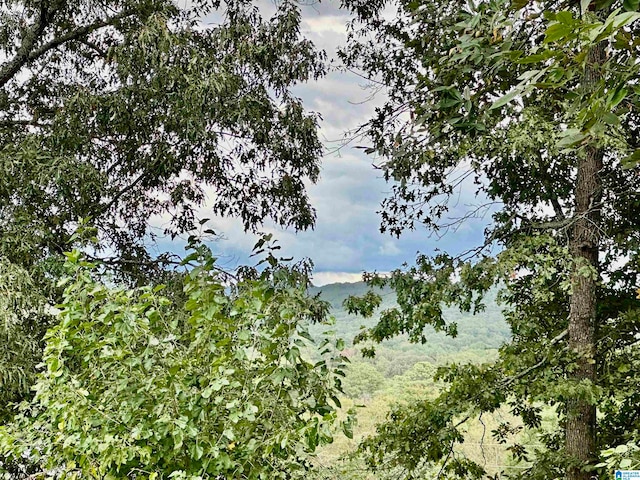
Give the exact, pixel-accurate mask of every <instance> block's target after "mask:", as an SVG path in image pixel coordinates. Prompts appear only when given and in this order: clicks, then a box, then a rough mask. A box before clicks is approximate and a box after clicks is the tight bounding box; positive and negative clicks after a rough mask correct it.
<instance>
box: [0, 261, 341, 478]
mask: <svg viewBox="0 0 640 480" xmlns="http://www.w3.org/2000/svg"><path fill="white" fill-rule="evenodd" d="M200 253H204V255H200V254H194V255H192V256H190V258H189V260H190V261H193V260H197V261H198V262H197V266H195V267H194V268H192V269H190V271H189V273H188V274H186V276H185V279H184V290H185V293H186V294H187V295H188V300H187V301H186V303H185V304H184V305H175V303H174V302H171V301H170V300H169V299H168V298H167V297H163V296H162V295H161V293H160V291H161V287H156V288H151V287H144V288H138V289H133V290H132V289H125V288H118V287H114V286H110V285H105V284H104V283H101V282H99V281H96V280H95V279H94V277H93V274H92V268H91V267H92V265H91V264H88V263H86V262H83V261H82V259H81V258H80V255H79V254H78V253H77V252H76V253H73V254H71V255H70V256H69V263H68V265H69V268H70V271H71V276H70V277H69V278H68V280H67V281H68V284H67V285H66V290H65V295H64V302H63V304H62V305H61V306H60V308H61V312H60V314H59V322H58V324H57V325H56V326H55V327H53V328H52V329H50V331H49V332H48V333H47V335H46V347H45V352H44V362H45V364H46V370H45V371H44V372H43V373H42V374H41V375H40V376H39V378H38V381H37V383H36V386H35V391H36V394H35V400H34V401H33V402H31V403H30V404H24V405H23V406H22V408H21V411H20V413H19V414H18V415H17V417H16V419H15V421H14V423H13V424H12V425H9V426H8V427H0V453H2V454H3V455H4V456H5V457H7V458H14V459H15V458H19V457H20V456H22V455H27V456H29V457H30V458H31V460H35V461H37V462H39V463H40V464H41V465H42V466H43V468H44V469H48V470H49V471H51V470H52V469H54V470H58V471H60V472H62V476H63V477H64V478H79V477H82V478H94V479H97V478H100V479H116V478H132V477H133V476H135V478H137V479H145V480H147V479H148V480H153V479H161V478H173V479H191V480H196V479H201V478H217V477H216V476H218V475H221V476H223V477H224V478H234V479H241V478H242V479H257V478H294V477H296V476H297V475H298V474H302V473H303V472H304V470H305V469H306V468H307V467H308V465H309V463H308V456H309V454H310V453H311V452H313V451H314V450H315V448H316V447H317V446H318V445H320V444H323V443H326V442H329V441H331V439H332V432H333V431H334V427H335V425H336V423H337V422H336V411H335V405H336V404H338V400H337V399H336V398H335V395H336V394H337V393H338V391H339V389H340V378H341V377H340V374H341V368H342V361H343V359H342V357H341V356H340V355H339V354H338V353H337V351H336V349H335V345H333V344H332V343H331V342H329V341H328V340H325V342H324V344H323V345H322V349H323V351H322V352H321V355H322V360H320V361H318V362H317V363H315V364H312V363H310V362H308V361H307V360H306V359H305V358H303V356H302V355H301V349H302V348H305V347H308V346H309V345H310V344H311V341H310V337H309V335H308V333H307V331H306V327H305V326H304V325H306V323H307V322H306V321H308V320H321V319H322V316H323V315H324V313H325V312H326V309H325V308H324V305H323V304H322V303H321V302H319V301H318V300H317V299H315V298H311V297H309V296H308V295H307V294H306V282H305V278H306V277H304V275H301V274H299V273H297V272H296V271H295V270H291V269H287V268H284V267H280V266H278V265H275V266H273V267H272V268H269V269H267V270H265V271H264V272H263V273H262V274H258V273H256V272H254V275H253V276H249V277H247V278H244V279H239V280H237V281H236V282H233V283H232V285H229V284H228V283H227V284H225V283H224V282H223V281H222V279H221V277H220V275H219V274H218V273H216V269H215V266H214V260H213V259H212V258H211V257H210V256H209V255H208V254H206V252H203V251H200ZM302 320H306V321H304V322H303V321H302ZM343 426H344V427H345V430H346V431H347V432H348V431H349V425H348V424H346V425H345V424H343Z"/></svg>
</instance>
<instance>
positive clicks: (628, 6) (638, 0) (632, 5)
mask: <svg viewBox="0 0 640 480" xmlns="http://www.w3.org/2000/svg"><path fill="white" fill-rule="evenodd" d="M639 7H640V0H624V1H623V2H622V8H624V9H625V10H626V11H627V12H635V11H637V10H638V8H639Z"/></svg>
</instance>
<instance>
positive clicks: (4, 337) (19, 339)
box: [0, 259, 51, 422]
mask: <svg viewBox="0 0 640 480" xmlns="http://www.w3.org/2000/svg"><path fill="white" fill-rule="evenodd" d="M44 305H45V302H44V301H43V298H42V297H41V296H39V295H38V291H37V289H35V287H34V284H33V282H32V281H31V278H30V277H29V274H28V273H27V272H26V271H25V270H24V269H22V268H20V267H17V266H15V265H11V264H10V263H8V262H7V261H6V260H3V259H0V344H2V348H0V422H3V421H4V420H6V419H7V418H8V416H9V414H10V412H11V410H10V405H11V404H12V403H13V402H15V401H17V400H19V399H20V398H22V397H23V396H24V395H26V394H27V393H28V392H29V387H30V386H31V385H32V383H33V381H34V378H35V374H36V368H35V366H36V364H37V363H39V362H40V356H41V354H42V345H41V342H40V340H39V339H41V338H42V336H43V335H44V330H45V329H46V327H47V325H48V324H49V322H50V319H51V314H50V313H47V312H46V311H45V309H44Z"/></svg>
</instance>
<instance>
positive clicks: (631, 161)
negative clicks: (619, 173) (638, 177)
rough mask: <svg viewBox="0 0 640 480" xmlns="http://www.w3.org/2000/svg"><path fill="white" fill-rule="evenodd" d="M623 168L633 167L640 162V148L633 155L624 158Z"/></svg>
mask: <svg viewBox="0 0 640 480" xmlns="http://www.w3.org/2000/svg"><path fill="white" fill-rule="evenodd" d="M621 163H622V168H624V169H629V168H633V167H635V166H636V165H638V164H639V163H640V148H639V149H637V150H635V151H634V152H633V153H632V154H631V155H629V156H627V157H625V158H623V159H622V162H621Z"/></svg>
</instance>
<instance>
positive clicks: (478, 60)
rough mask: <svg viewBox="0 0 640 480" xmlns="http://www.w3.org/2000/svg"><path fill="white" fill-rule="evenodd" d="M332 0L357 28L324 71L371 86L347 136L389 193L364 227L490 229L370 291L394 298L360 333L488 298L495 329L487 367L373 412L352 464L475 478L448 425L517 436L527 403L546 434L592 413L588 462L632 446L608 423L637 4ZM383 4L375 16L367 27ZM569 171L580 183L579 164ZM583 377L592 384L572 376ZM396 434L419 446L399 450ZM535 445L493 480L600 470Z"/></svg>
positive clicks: (557, 448)
mask: <svg viewBox="0 0 640 480" xmlns="http://www.w3.org/2000/svg"><path fill="white" fill-rule="evenodd" d="M344 3H345V4H346V5H347V6H348V7H350V8H351V9H352V10H353V11H354V12H355V13H356V15H357V19H356V20H355V21H354V24H353V30H352V34H351V38H350V44H349V47H348V48H346V49H345V50H344V51H343V53H342V57H343V60H344V61H345V62H346V63H347V64H348V65H350V66H352V67H355V68H359V69H360V70H361V71H363V73H364V74H365V75H368V76H369V77H370V78H372V79H373V80H374V81H376V82H380V83H381V84H383V85H385V86H387V87H388V89H387V92H386V93H387V94H388V101H387V102H386V103H385V105H384V106H383V107H381V108H379V109H378V110H377V111H376V116H375V117H374V118H373V119H372V120H371V121H370V122H369V123H368V125H367V130H366V132H367V134H368V135H369V138H370V139H371V141H372V143H373V145H372V147H371V148H369V150H368V151H369V153H372V154H373V153H375V154H378V155H379V156H380V157H381V159H382V160H381V161H380V168H381V169H382V170H383V172H384V174H385V177H386V178H387V180H389V181H391V182H393V191H392V194H391V195H390V197H389V198H387V199H386V200H385V202H384V204H383V209H382V212H381V213H382V228H383V230H386V231H389V232H390V233H392V234H395V235H400V234H401V233H402V232H403V231H404V230H406V229H410V228H415V227H416V226H418V225H423V226H425V227H427V228H428V229H430V230H435V231H440V232H445V231H447V230H448V229H450V228H452V227H455V226H456V225H459V224H460V223H462V222H464V221H465V220H466V219H469V218H471V217H474V216H477V215H480V214H482V212H485V213H487V214H491V215H492V219H493V222H492V223H491V224H490V225H489V226H488V227H487V229H486V231H485V241H484V242H483V243H481V244H480V245H478V247H477V249H475V250H472V251H470V252H466V253H465V254H462V255H459V256H457V257H454V256H452V255H451V254H447V253H443V254H439V255H436V256H434V257H430V256H426V255H421V256H419V257H418V259H417V261H416V264H415V266H412V267H406V268H403V269H398V270H397V271H395V272H393V274H392V275H391V277H390V278H378V277H375V276H372V277H370V282H371V284H372V285H373V286H380V285H385V284H386V285H391V286H392V287H393V288H394V289H395V290H396V291H397V292H398V307H397V308H395V309H391V310H389V311H387V312H386V313H384V314H383V315H382V317H381V320H380V322H378V323H377V325H375V326H374V327H371V328H369V329H368V331H367V332H366V334H365V335H366V338H368V339H372V340H374V341H383V340H386V339H388V338H391V337H393V336H396V335H401V334H406V335H408V336H409V338H410V339H412V340H413V341H416V342H421V341H423V339H424V331H425V328H426V327H433V328H435V329H436V330H440V331H443V332H445V333H449V334H455V326H454V325H451V324H450V323H449V322H447V321H446V319H445V318H444V316H443V311H444V307H445V306H451V307H458V308H460V309H461V310H462V311H476V310H477V309H482V297H483V296H484V295H485V294H486V292H488V291H490V289H491V288H492V286H496V285H497V286H499V287H500V288H501V289H502V293H501V298H502V300H503V301H504V303H505V305H506V308H505V317H506V320H507V322H508V323H509V325H510V327H511V330H512V335H513V336H512V342H511V343H510V344H507V345H505V346H504V347H503V348H502V349H501V352H500V358H499V359H498V361H497V362H496V363H494V364H489V365H485V366H483V367H473V366H468V367H465V366H462V365H454V366H452V367H451V368H450V369H449V370H448V373H446V372H443V373H442V378H443V379H445V380H447V381H448V382H449V384H450V385H449V387H447V388H446V390H445V391H444V392H443V393H442V395H441V396H440V397H439V398H438V399H436V400H425V401H424V402H422V403H420V402H418V403H416V404H415V405H414V406H412V407H409V408H408V409H406V410H405V409H402V410H401V411H399V412H398V413H394V414H392V415H391V416H390V417H389V422H388V423H386V424H384V425H382V426H381V427H380V431H379V434H378V435H377V436H375V437H374V438H373V439H371V440H370V441H368V443H365V446H366V447H367V453H368V454H369V456H370V459H371V463H372V465H374V466H378V467H380V466H382V465H386V464H389V463H391V464H395V465H399V466H404V467H406V468H408V470H409V472H408V474H407V475H411V471H412V470H416V469H419V468H421V463H420V462H429V463H431V464H434V465H440V466H442V468H443V472H444V471H446V469H447V468H451V469H453V470H452V471H451V474H452V475H455V476H456V478H464V476H465V475H466V476H468V477H470V478H477V477H480V476H482V475H483V474H484V473H483V471H482V469H481V468H477V465H474V464H471V463H468V462H466V461H464V459H461V458H460V457H458V456H456V451H457V450H456V444H458V443H460V441H461V437H459V436H458V433H456V432H459V429H458V427H457V425H458V424H460V422H462V423H464V420H465V419H467V418H471V417H473V416H474V415H479V414H481V413H482V412H489V411H492V410H494V409H495V408H497V405H500V404H507V405H509V406H510V408H511V410H512V412H513V413H514V414H516V415H518V416H519V417H520V418H521V420H522V422H523V424H524V426H525V427H527V428H529V429H532V430H535V429H536V428H538V426H539V425H540V410H539V409H540V408H541V406H548V407H549V408H555V412H556V413H557V415H558V416H559V419H560V422H559V424H558V426H559V428H560V429H564V428H565V427H566V423H567V420H568V419H571V418H576V410H575V409H574V406H575V405H577V404H580V405H582V406H583V407H585V408H587V409H589V410H590V411H593V410H594V409H593V407H594V406H596V405H597V406H598V408H599V409H600V410H601V411H602V412H603V413H604V415H602V416H601V417H599V423H598V426H597V430H598V435H597V439H598V444H597V445H595V448H596V449H610V448H613V447H615V446H616V445H618V444H619V443H625V442H626V441H628V440H630V439H634V440H633V441H634V442H637V441H638V438H640V424H639V423H638V422H637V421H636V420H637V419H636V417H635V416H634V417H632V418H631V419H629V418H628V417H627V419H628V420H630V421H624V420H622V415H625V414H628V413H629V412H630V411H631V403H632V401H630V400H629V398H628V397H629V395H632V394H631V392H632V391H635V390H634V389H635V385H633V386H632V385H631V384H630V383H629V382H630V381H631V379H630V378H629V379H628V378H626V374H625V373H624V371H625V370H626V369H627V368H633V367H632V365H635V364H636V362H637V361H636V356H637V351H638V349H637V334H638V324H637V321H636V320H637V312H638V309H639V308H640V304H639V303H638V299H637V298H636V295H635V290H636V289H637V285H638V258H639V250H638V247H639V245H640V243H639V237H638V232H639V231H640V230H639V229H638V224H637V219H638V218H640V216H639V212H638V208H639V207H640V204H639V203H638V196H637V192H638V190H639V187H640V184H639V183H638V175H637V167H636V166H635V160H636V159H637V158H636V156H637V149H638V147H639V145H638V144H637V140H638V138H640V137H639V135H638V126H639V125H640V122H639V119H640V117H639V114H640V104H639V103H638V99H639V98H640V97H639V96H638V93H639V92H638V89H637V82H636V79H637V77H638V69H639V68H640V63H639V62H638V53H639V51H638V44H639V41H638V28H639V25H640V21H639V20H640V14H639V13H638V12H637V8H638V5H637V3H635V2H620V1H604V2H599V1H596V2H590V1H584V2H538V1H533V0H532V1H511V0H490V1H486V2H463V3H452V2H441V1H438V0H419V1H413V0H412V1H397V2H385V1H380V2H362V1H359V0H354V1H349V0H348V1H345V2H344ZM389 6H394V7H397V15H396V17H395V18H390V17H389V15H388V14H386V13H384V14H383V10H384V8H385V7H389ZM387 11H388V10H387ZM605 50H606V55H605V54H604V53H603V52H605ZM589 162H591V163H590V164H589V165H592V166H595V170H590V171H586V170H585V168H584V166H585V165H586V164H587V163H589ZM585 178H587V179H588V181H590V182H592V184H591V185H592V186H593V185H595V187H593V189H592V191H591V192H589V194H588V195H585V194H583V191H581V190H579V189H578V188H577V185H584V184H585ZM472 190H475V192H476V196H475V200H472V201H474V202H475V203H476V204H475V205H472V206H471V207H470V209H469V210H468V211H466V212H465V211H463V212H460V209H457V210H455V202H454V200H455V198H456V197H457V196H458V195H460V194H461V192H463V191H464V192H469V191H472ZM454 210H455V211H454ZM580 229H583V230H582V231H589V232H590V233H589V235H584V234H581V233H580V231H581V230H580ZM580 235H583V237H580ZM492 249H494V250H493V251H496V250H498V251H499V252H500V253H498V254H493V255H492V254H491V251H492ZM587 251H589V252H591V256H592V258H593V259H594V260H593V261H586V260H587V259H586V257H585V254H584V252H587ZM594 252H595V253H594ZM581 285H589V288H590V289H591V290H589V292H590V293H589V295H587V297H588V302H592V303H591V304H592V305H593V306H594V309H592V310H590V312H591V313H589V314H588V315H587V314H585V318H587V321H586V323H589V324H590V327H589V328H590V329H591V331H592V332H595V333H594V335H595V336H594V337H593V339H594V341H593V342H592V343H590V347H589V348H585V349H583V350H581V349H576V348H574V347H575V338H576V337H573V336H571V335H568V334H567V329H568V327H569V326H570V322H569V318H573V319H575V318H576V314H575V308H574V309H573V310H572V308H571V306H572V305H573V307H575V306H576V303H575V302H573V304H572V301H573V300H572V299H575V298H576V297H575V295H576V288H582V287H581ZM592 287H593V288H592ZM365 300H366V301H364V302H362V301H353V302H351V304H350V306H351V308H352V310H353V311H354V312H356V313H362V314H365V315H366V314H369V313H370V312H371V309H370V305H371V304H374V305H375V304H376V303H377V302H378V300H377V299H376V298H375V297H370V298H369V299H365ZM588 302H587V303H588ZM596 306H597V307H596ZM572 312H573V313H572ZM571 315H573V317H571ZM571 342H574V343H571ZM594 365H595V370H596V371H597V375H595V374H594V375H593V376H589V375H586V374H584V372H585V371H586V370H588V369H591V370H593V366H594ZM618 368H620V371H618ZM594 379H595V380H594ZM623 412H625V413H623ZM416 425H418V426H417V427H416ZM434 425H435V426H439V428H436V429H434V430H433V431H431V430H429V429H430V428H431V426H434ZM416 428H417V429H418V430H419V431H420V432H421V433H420V437H419V438H426V439H428V440H425V442H424V443H423V444H422V443H421V444H418V445H417V446H414V445H413V444H411V438H413V437H412V435H413V433H412V432H413V431H414V429H416ZM505 428H506V431H510V430H511V427H510V426H507V427H505ZM566 431H567V432H569V429H568V427H567V430H566ZM443 439H445V440H446V441H445V443H444V444H443V443H442V442H443ZM541 440H542V441H543V443H544V448H541V449H535V450H536V451H531V452H527V449H526V448H524V450H523V449H520V448H514V449H513V453H514V458H515V459H516V460H517V461H521V462H523V463H522V465H523V466H524V468H523V469H522V471H521V472H520V473H514V474H512V477H515V478H528V479H536V478H540V479H547V478H556V477H560V476H563V475H564V474H565V473H567V472H568V473H569V474H571V475H570V478H588V477H589V476H590V475H592V474H594V473H595V472H594V470H597V469H598V468H602V467H601V466H600V467H595V465H596V464H597V463H598V461H597V460H596V459H595V458H593V456H594V454H595V453H596V452H595V451H594V450H592V451H590V453H589V454H588V455H589V456H590V459H589V460H588V461H583V460H584V459H579V458H574V457H572V456H571V455H570V454H568V450H566V449H565V448H566V447H567V445H568V444H567V443H565V441H564V440H563V437H562V435H561V433H560V431H558V430H556V431H554V432H551V433H548V434H545V435H543V436H542V437H541ZM410 444H411V445H412V448H411V450H408V448H407V446H408V445H410ZM418 447H419V448H418ZM449 447H450V448H449ZM589 448H591V447H589ZM528 454H530V455H529V458H532V459H533V460H531V461H530V462H526V461H525V458H526V457H527V455H528ZM447 466H449V467H447ZM575 472H579V473H578V475H579V477H577V476H574V473H575Z"/></svg>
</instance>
